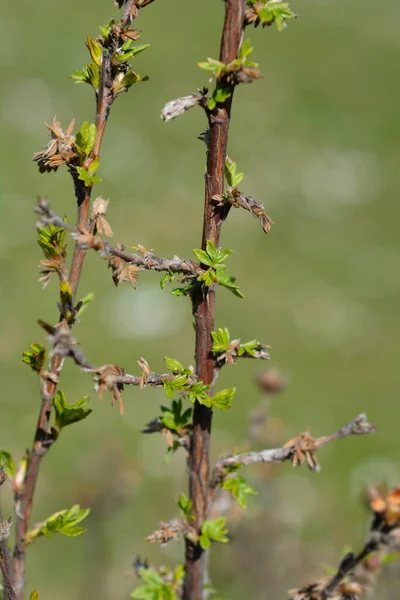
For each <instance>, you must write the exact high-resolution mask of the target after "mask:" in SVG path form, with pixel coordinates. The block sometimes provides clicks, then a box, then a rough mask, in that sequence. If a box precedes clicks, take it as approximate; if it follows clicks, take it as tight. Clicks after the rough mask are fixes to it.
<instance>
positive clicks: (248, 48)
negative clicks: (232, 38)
mask: <svg viewBox="0 0 400 600" xmlns="http://www.w3.org/2000/svg"><path fill="white" fill-rule="evenodd" d="M252 52H253V47H252V45H251V43H250V40H245V41H244V42H243V44H242V45H241V47H240V50H239V58H247V57H248V56H250V54H251V53H252Z"/></svg>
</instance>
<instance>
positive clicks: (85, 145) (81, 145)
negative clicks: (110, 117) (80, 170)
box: [75, 121, 96, 157]
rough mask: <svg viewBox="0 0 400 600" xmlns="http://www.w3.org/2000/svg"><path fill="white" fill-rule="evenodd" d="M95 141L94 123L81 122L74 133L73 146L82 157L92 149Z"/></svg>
mask: <svg viewBox="0 0 400 600" xmlns="http://www.w3.org/2000/svg"><path fill="white" fill-rule="evenodd" d="M95 141H96V125H95V124H94V123H91V124H89V123H88V121H85V122H84V123H82V126H81V128H80V130H79V131H78V133H77V134H76V140H75V147H76V149H77V150H78V152H80V153H81V154H82V155H83V156H84V157H86V156H89V154H90V153H91V151H92V150H93V146H94V143H95Z"/></svg>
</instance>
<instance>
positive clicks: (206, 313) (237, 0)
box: [183, 0, 245, 600]
mask: <svg viewBox="0 0 400 600" xmlns="http://www.w3.org/2000/svg"><path fill="white" fill-rule="evenodd" d="M244 10H245V4H244V0H225V22H224V27H223V32H222V40H221V50H220V61H222V62H224V63H229V62H231V61H232V60H234V59H235V58H236V57H237V54H238V51H239V48H240V44H241V38H242V32H243V25H244ZM233 90H234V87H233V86H231V96H230V98H228V100H227V101H226V102H224V103H223V104H219V105H218V107H217V108H216V109H215V110H214V111H213V112H212V113H210V114H209V129H210V138H209V147H208V156H207V172H206V183H205V201H204V220H203V239H202V248H203V249H205V247H206V241H207V240H210V241H212V242H213V243H214V244H215V246H216V247H218V245H219V238H220V232H221V226H222V223H223V221H224V219H225V218H226V216H227V210H226V209H225V208H223V209H218V208H216V207H215V206H213V203H212V200H211V199H212V197H213V196H214V195H215V194H222V193H223V188H224V169H225V160H226V151H227V144H228V130H229V121H230V111H231V103H232V95H233ZM192 303H193V315H194V318H195V327H196V373H197V375H198V378H199V379H200V380H202V381H203V383H204V384H206V385H211V384H212V381H213V374H214V361H213V359H212V355H211V349H212V339H211V332H212V331H213V330H214V319H215V291H214V290H211V289H210V290H208V293H207V295H206V296H204V295H203V294H202V292H201V291H200V290H198V291H197V292H196V293H195V294H194V295H193V297H192ZM212 393H213V390H212V387H211V388H210V394H212ZM211 421H212V409H210V408H207V407H206V406H204V405H202V404H199V403H198V402H196V403H195V406H194V411H193V431H192V439H191V446H190V452H189V458H188V465H189V497H190V500H191V501H192V511H193V516H194V522H193V525H194V528H195V529H196V531H197V532H199V531H200V529H201V526H202V524H203V522H204V520H205V519H206V518H207V513H208V505H209V501H208V499H209V489H208V483H209V475H210V434H211ZM185 562H186V570H185V581H184V589H183V600H201V599H202V597H203V586H204V580H205V575H206V556H205V553H204V551H203V550H202V548H201V547H200V545H199V544H194V543H193V542H191V541H190V540H186V552H185Z"/></svg>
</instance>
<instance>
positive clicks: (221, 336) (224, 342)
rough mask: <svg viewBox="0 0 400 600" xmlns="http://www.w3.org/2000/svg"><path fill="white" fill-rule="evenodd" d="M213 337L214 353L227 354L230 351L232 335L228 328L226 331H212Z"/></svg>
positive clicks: (219, 329)
mask: <svg viewBox="0 0 400 600" xmlns="http://www.w3.org/2000/svg"><path fill="white" fill-rule="evenodd" d="M211 337H212V340H213V346H212V351H213V352H227V350H228V349H229V342H230V335H229V330H228V329H227V328H226V327H225V328H224V329H221V328H218V330H217V331H212V332H211Z"/></svg>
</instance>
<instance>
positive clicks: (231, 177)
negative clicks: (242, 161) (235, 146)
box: [225, 157, 244, 188]
mask: <svg viewBox="0 0 400 600" xmlns="http://www.w3.org/2000/svg"><path fill="white" fill-rule="evenodd" d="M236 168H237V167H236V163H235V162H233V160H231V159H230V158H228V157H227V158H226V161H225V179H226V181H227V183H228V185H229V187H231V188H235V187H237V186H238V185H239V183H240V182H241V181H243V178H244V173H237V172H236Z"/></svg>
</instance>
